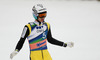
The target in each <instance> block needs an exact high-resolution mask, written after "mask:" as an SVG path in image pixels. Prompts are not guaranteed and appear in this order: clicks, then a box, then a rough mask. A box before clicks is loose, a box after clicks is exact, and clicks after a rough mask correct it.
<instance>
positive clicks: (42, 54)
mask: <svg viewBox="0 0 100 60" xmlns="http://www.w3.org/2000/svg"><path fill="white" fill-rule="evenodd" d="M41 53H42V59H43V60H44V57H43V50H41Z"/></svg>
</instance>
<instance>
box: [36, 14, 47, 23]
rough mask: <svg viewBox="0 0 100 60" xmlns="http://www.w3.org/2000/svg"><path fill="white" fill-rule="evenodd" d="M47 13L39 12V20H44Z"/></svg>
mask: <svg viewBox="0 0 100 60" xmlns="http://www.w3.org/2000/svg"><path fill="white" fill-rule="evenodd" d="M46 14H47V13H42V14H39V16H38V20H39V21H40V22H43V21H44V19H45V17H46Z"/></svg>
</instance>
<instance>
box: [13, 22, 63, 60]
mask: <svg viewBox="0 0 100 60" xmlns="http://www.w3.org/2000/svg"><path fill="white" fill-rule="evenodd" d="M26 38H27V40H28V42H29V47H30V60H52V58H51V56H50V54H49V52H48V50H47V41H48V42H50V43H51V44H55V45H59V46H63V45H64V42H61V41H58V40H56V39H54V38H53V37H52V35H51V30H50V24H49V23H46V22H43V23H41V25H39V22H37V21H34V22H30V23H29V24H27V25H25V27H24V30H23V33H22V36H21V38H20V40H19V42H18V44H17V46H16V49H15V50H18V51H20V49H21V48H22V46H23V43H24V41H25V39H26Z"/></svg>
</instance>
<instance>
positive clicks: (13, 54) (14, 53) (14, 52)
mask: <svg viewBox="0 0 100 60" xmlns="http://www.w3.org/2000/svg"><path fill="white" fill-rule="evenodd" d="M17 53H18V51H17V50H15V51H13V52H12V53H11V54H10V59H12V58H13V57H14V56H15V55H16V54H17Z"/></svg>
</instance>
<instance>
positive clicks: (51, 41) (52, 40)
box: [47, 29, 64, 46]
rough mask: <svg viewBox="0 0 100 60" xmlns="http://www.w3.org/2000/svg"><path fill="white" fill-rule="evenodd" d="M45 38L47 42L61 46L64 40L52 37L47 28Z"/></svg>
mask: <svg viewBox="0 0 100 60" xmlns="http://www.w3.org/2000/svg"><path fill="white" fill-rule="evenodd" d="M47 40H48V42H49V43H51V44H54V45H58V46H63V44H64V42H61V41H59V40H57V39H55V38H53V37H52V34H51V29H49V31H48V34H47Z"/></svg>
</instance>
